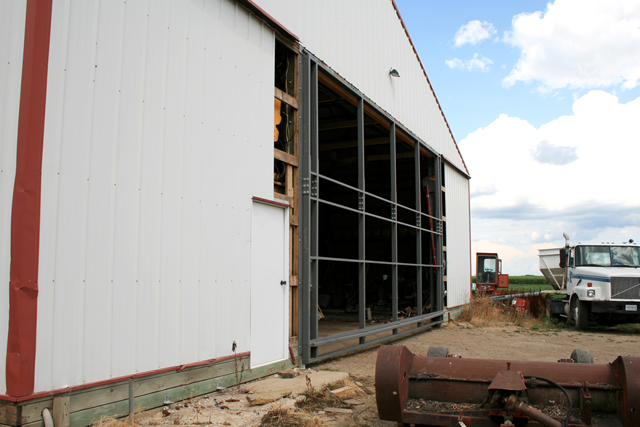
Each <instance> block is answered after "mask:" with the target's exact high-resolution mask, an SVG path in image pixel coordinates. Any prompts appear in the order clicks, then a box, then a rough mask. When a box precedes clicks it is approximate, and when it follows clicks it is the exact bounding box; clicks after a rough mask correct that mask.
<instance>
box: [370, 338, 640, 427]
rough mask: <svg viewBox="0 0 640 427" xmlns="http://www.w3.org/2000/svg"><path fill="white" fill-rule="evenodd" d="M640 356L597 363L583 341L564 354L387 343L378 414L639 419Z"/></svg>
mask: <svg viewBox="0 0 640 427" xmlns="http://www.w3.org/2000/svg"><path fill="white" fill-rule="evenodd" d="M639 376H640V357H630V356H619V357H618V358H616V359H615V360H614V361H613V362H611V363H609V364H594V363H593V358H592V357H591V355H590V354H589V352H588V351H587V350H585V349H576V350H574V352H573V353H572V355H571V358H570V359H561V360H560V361H559V362H525V361H515V360H514V361H508V360H488V359H462V358H460V357H459V356H454V357H451V355H449V350H448V349H447V348H446V347H444V346H432V347H431V348H430V349H429V352H428V354H427V357H419V356H416V355H414V354H413V353H411V351H409V349H408V348H406V347H405V346H400V345H398V346H382V347H380V349H379V350H378V357H377V361H376V377H375V378H376V401H377V405H378V413H379V416H380V419H382V420H388V421H396V422H398V425H404V426H460V427H476V426H487V427H488V426H496V427H498V426H500V427H506V426H516V427H517V426H525V427H533V426H554V427H555V426H557V427H563V426H569V427H570V426H574V427H578V426H622V427H630V426H638V425H640V383H638V381H637V378H638V377H639Z"/></svg>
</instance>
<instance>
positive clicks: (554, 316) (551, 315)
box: [544, 298, 560, 319]
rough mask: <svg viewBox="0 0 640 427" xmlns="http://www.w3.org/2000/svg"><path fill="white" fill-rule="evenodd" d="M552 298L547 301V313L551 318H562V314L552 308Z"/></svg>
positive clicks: (545, 310)
mask: <svg viewBox="0 0 640 427" xmlns="http://www.w3.org/2000/svg"><path fill="white" fill-rule="evenodd" d="M551 300H552V299H551V298H547V302H546V303H545V309H544V312H545V315H546V316H547V317H548V318H549V319H559V318H560V314H559V313H553V312H552V310H551Z"/></svg>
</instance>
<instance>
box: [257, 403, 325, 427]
mask: <svg viewBox="0 0 640 427" xmlns="http://www.w3.org/2000/svg"><path fill="white" fill-rule="evenodd" d="M260 425H261V426H264V427H266V426H270V427H271V426H273V427H289V426H293V427H307V426H309V427H321V426H324V425H325V423H324V421H323V420H321V419H320V418H318V417H316V416H313V415H310V414H306V413H302V412H299V411H294V410H291V409H288V408H283V407H275V408H273V409H272V410H270V411H269V412H267V413H266V414H265V415H264V416H263V417H262V420H261V424H260Z"/></svg>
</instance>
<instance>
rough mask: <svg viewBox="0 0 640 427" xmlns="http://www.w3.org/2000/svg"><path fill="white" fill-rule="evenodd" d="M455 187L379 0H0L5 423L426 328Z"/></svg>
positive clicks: (173, 392)
mask: <svg viewBox="0 0 640 427" xmlns="http://www.w3.org/2000/svg"><path fill="white" fill-rule="evenodd" d="M468 180H469V175H468V171H467V169H466V166H465V164H464V161H463V159H462V157H461V155H460V152H459V151H458V149H457V145H456V142H455V140H454V139H453V136H452V134H451V131H450V129H449V127H448V125H447V122H446V120H445V118H444V115H443V112H442V111H441V109H440V106H439V104H438V101H437V99H436V97H435V94H434V92H433V89H432V87H431V85H430V83H429V80H428V78H427V75H426V72H425V70H424V68H423V66H422V64H421V62H420V59H419V57H418V55H417V52H416V51H415V48H414V47H413V44H412V42H411V39H410V37H409V35H408V33H407V30H406V28H405V27H404V24H403V22H402V19H401V17H400V14H399V12H398V10H397V8H396V5H395V3H394V2H393V0H352V1H342V0H325V1H323V2H316V1H311V0H305V1H302V0H189V1H186V0H128V1H124V0H118V1H116V0H110V1H99V0H6V1H3V2H0V276H1V279H0V294H1V295H3V297H2V298H0V358H1V359H2V360H0V377H1V378H0V424H3V425H12V426H18V425H30V426H35V425H42V424H43V420H42V412H43V409H45V408H48V409H47V410H49V411H50V412H51V413H53V414H54V421H55V423H56V427H57V426H58V424H59V425H77V426H82V425H88V424H89V423H91V422H92V421H93V420H95V419H96V418H98V417H99V416H101V415H103V414H112V415H119V414H126V413H128V412H129V411H130V410H131V408H133V407H134V406H136V407H137V406H143V407H155V406H159V405H161V404H162V402H163V399H164V398H165V397H166V396H170V398H171V399H172V400H178V399H181V398H184V397H185V396H186V397H189V396H190V395H197V394H204V393H208V392H211V391H213V390H215V389H216V387H218V386H220V385H222V386H225V385H232V384H236V382H237V381H246V380H249V379H253V378H257V377H260V376H264V375H268V374H270V373H274V372H277V371H280V370H284V369H286V368H288V367H290V366H293V364H294V363H300V362H302V363H304V364H306V363H312V362H315V361H318V360H321V359H323V358H327V357H330V356H334V355H337V354H341V353H344V352H346V351H351V350H353V349H357V348H360V347H364V346H367V345H372V344H374V343H377V342H381V341H384V340H388V339H390V338H395V337H399V336H402V335H404V334H407V333H413V332H415V331H417V330H421V329H423V328H427V327H430V326H433V325H434V324H436V323H438V322H441V321H442V319H443V315H444V313H445V311H446V310H447V309H451V308H453V307H458V306H460V305H463V304H465V303H467V302H468V298H469V294H470V276H471V268H470V265H471V262H470V226H469V186H468ZM329 319H331V320H333V321H332V322H328V321H327V320H329ZM380 319H384V322H380Z"/></svg>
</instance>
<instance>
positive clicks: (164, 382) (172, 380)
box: [134, 357, 249, 397]
mask: <svg viewBox="0 0 640 427" xmlns="http://www.w3.org/2000/svg"><path fill="white" fill-rule="evenodd" d="M243 361H244V365H245V366H249V357H238V368H240V366H242V362H243ZM230 373H234V375H235V361H234V360H233V359H231V360H225V361H224V362H221V363H216V364H215V365H211V366H205V367H201V368H197V369H193V370H189V371H186V370H185V371H182V372H178V373H175V372H174V373H170V374H169V375H162V376H159V377H155V378H148V379H146V378H145V379H141V380H136V382H135V384H134V390H135V392H134V393H135V396H136V397H137V396H142V395H145V394H148V393H153V392H156V391H159V390H166V389H169V388H174V387H178V386H183V385H187V384H191V383H195V382H198V381H203V380H207V379H210V378H217V377H220V376H223V375H227V374H230Z"/></svg>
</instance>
